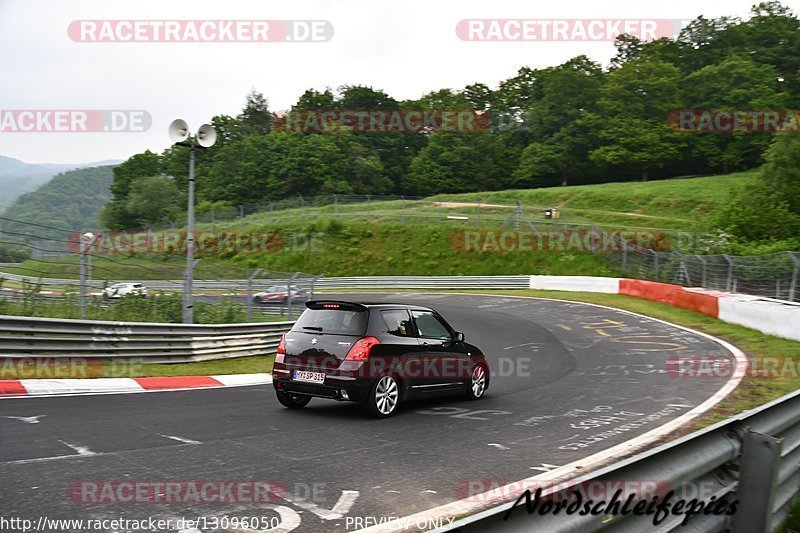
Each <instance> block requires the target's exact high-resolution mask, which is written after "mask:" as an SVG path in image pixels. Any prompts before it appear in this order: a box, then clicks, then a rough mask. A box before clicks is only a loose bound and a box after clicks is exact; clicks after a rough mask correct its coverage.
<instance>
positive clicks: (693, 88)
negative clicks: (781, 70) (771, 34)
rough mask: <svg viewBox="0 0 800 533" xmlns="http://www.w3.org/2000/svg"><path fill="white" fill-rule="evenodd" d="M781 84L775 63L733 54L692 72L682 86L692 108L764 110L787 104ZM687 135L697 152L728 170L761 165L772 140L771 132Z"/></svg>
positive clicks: (780, 107) (706, 159) (687, 104)
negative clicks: (766, 63) (719, 61)
mask: <svg viewBox="0 0 800 533" xmlns="http://www.w3.org/2000/svg"><path fill="white" fill-rule="evenodd" d="M780 85H781V84H780V82H778V73H777V71H776V70H775V69H774V68H773V67H772V66H770V65H759V64H758V63H756V62H755V61H753V60H752V59H750V58H749V57H741V56H731V57H728V58H727V59H725V60H724V61H722V62H721V63H719V64H717V65H708V66H705V67H703V68H701V69H699V70H697V71H695V72H692V73H691V74H689V75H688V76H686V77H685V78H684V79H683V81H682V82H681V89H682V93H683V100H684V101H685V106H686V107H687V108H688V109H730V110H752V109H762V110H763V109H782V108H783V107H784V106H785V104H786V103H787V101H788V98H787V94H786V93H784V92H782V91H781V87H780ZM687 137H689V138H688V140H689V142H690V145H691V147H692V151H693V152H694V153H695V154H697V155H699V156H700V157H702V158H703V159H705V161H706V162H707V164H708V166H709V167H710V168H720V167H721V168H722V169H723V171H724V172H725V173H727V172H729V171H730V170H731V168H740V169H745V168H748V167H752V166H755V165H757V164H758V163H759V162H760V160H761V154H762V153H763V152H764V151H765V150H766V148H767V146H769V142H770V139H771V135H768V134H758V135H754V134H753V133H750V132H742V133H732V134H731V133H718V134H713V133H711V134H704V135H693V136H688V135H687Z"/></svg>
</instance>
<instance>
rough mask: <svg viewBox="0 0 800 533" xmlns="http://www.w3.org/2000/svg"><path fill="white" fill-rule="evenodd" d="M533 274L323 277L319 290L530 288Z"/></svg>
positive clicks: (319, 282)
mask: <svg viewBox="0 0 800 533" xmlns="http://www.w3.org/2000/svg"><path fill="white" fill-rule="evenodd" d="M530 278H531V277H530V276H365V277H355V278H320V279H318V280H317V282H316V285H315V287H316V288H317V289H325V290H336V289H369V288H379V289H527V288H529V287H530Z"/></svg>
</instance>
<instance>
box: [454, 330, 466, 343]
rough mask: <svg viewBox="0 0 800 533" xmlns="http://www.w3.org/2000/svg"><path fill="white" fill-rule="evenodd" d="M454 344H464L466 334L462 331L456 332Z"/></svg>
mask: <svg viewBox="0 0 800 533" xmlns="http://www.w3.org/2000/svg"><path fill="white" fill-rule="evenodd" d="M453 342H464V334H463V333H461V332H460V331H456V332H455V333H454V334H453Z"/></svg>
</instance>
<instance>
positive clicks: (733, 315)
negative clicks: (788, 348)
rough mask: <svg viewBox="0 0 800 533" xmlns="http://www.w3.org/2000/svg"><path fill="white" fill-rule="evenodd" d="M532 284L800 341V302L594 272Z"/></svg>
mask: <svg viewBox="0 0 800 533" xmlns="http://www.w3.org/2000/svg"><path fill="white" fill-rule="evenodd" d="M530 288H531V289H543V290H555V291H584V292H603V293H608V294H624V295H627V296H634V297H636V298H643V299H645V300H652V301H654V302H661V303H665V304H667V305H671V306H673V307H680V308H682V309H689V310H691V311H696V312H698V313H703V314H704V315H708V316H711V317H714V318H717V319H719V320H721V321H723V322H728V323H731V324H737V325H739V326H744V327H746V328H751V329H755V330H756V331H760V332H762V333H766V334H767V335H775V336H777V337H783V338H785V339H791V340H795V341H800V302H788V301H786V300H776V299H773V298H765V297H762V296H750V295H746V294H735V293H727V292H721V291H712V290H707V289H701V288H689V287H681V286H679V285H671V284H669V283H659V282H656V281H644V280H640V279H626V278H600V277H591V276H531V279H530Z"/></svg>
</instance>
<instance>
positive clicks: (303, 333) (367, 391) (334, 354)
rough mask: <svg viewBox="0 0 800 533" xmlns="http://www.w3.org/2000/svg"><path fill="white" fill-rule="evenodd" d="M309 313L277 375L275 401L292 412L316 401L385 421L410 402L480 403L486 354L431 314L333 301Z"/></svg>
mask: <svg viewBox="0 0 800 533" xmlns="http://www.w3.org/2000/svg"><path fill="white" fill-rule="evenodd" d="M306 307H307V309H306V310H305V311H304V312H303V314H302V315H300V318H299V319H298V320H297V322H296V323H295V324H294V326H293V327H292V329H291V331H289V332H288V333H285V334H284V335H283V337H282V338H281V341H280V344H279V345H278V349H277V355H276V357H275V366H274V368H273V372H272V376H273V385H274V387H275V392H276V394H277V396H278V401H279V402H280V403H281V404H283V405H284V406H286V407H288V408H290V409H300V408H302V407H305V406H306V405H308V402H309V401H311V398H312V397H315V396H316V397H320V398H329V399H333V400H345V401H353V402H358V403H360V404H361V405H362V406H363V408H364V409H365V411H366V412H367V413H369V414H370V415H372V416H374V417H376V418H386V417H389V416H392V415H393V414H395V413H396V412H397V407H398V405H399V404H400V403H401V402H403V401H405V400H408V399H411V398H420V397H422V398H424V397H432V396H439V395H461V396H465V397H467V398H470V399H474V400H477V399H479V398H481V397H483V395H484V393H485V392H486V389H487V388H488V387H489V364H488V362H487V360H486V358H485V357H484V355H483V353H482V352H481V351H480V350H479V349H478V348H476V347H475V346H473V345H471V344H467V343H466V342H464V334H463V333H461V332H458V331H455V330H454V329H453V328H452V327H451V326H450V325H449V324H448V323H447V322H446V321H445V320H444V319H443V318H442V317H441V316H440V315H439V313H437V312H436V311H434V310H433V309H429V308H427V307H419V306H415V305H404V304H385V303H381V304H362V303H353V302H340V301H330V300H314V301H309V302H306Z"/></svg>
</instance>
